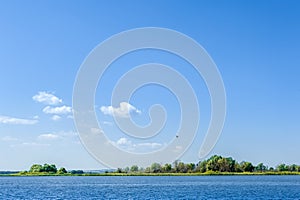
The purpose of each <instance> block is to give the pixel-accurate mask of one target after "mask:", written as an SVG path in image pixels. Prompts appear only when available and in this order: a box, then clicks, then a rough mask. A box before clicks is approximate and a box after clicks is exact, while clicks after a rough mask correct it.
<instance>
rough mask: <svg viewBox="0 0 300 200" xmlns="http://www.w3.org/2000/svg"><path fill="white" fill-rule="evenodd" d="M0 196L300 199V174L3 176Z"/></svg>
mask: <svg viewBox="0 0 300 200" xmlns="http://www.w3.org/2000/svg"><path fill="white" fill-rule="evenodd" d="M0 199H300V176H151V177H148V176H127V177H120V176H114V177H113V176H98V177H78V176H74V177H0Z"/></svg>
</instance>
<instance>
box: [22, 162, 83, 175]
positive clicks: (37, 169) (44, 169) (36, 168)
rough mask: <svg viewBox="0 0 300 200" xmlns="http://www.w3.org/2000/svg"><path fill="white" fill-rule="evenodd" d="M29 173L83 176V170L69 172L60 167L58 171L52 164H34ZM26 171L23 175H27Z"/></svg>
mask: <svg viewBox="0 0 300 200" xmlns="http://www.w3.org/2000/svg"><path fill="white" fill-rule="evenodd" d="M28 172H29V173H49V174H67V173H70V174H84V171H83V170H71V171H69V172H68V171H67V170H66V169H65V168H64V167H61V168H59V169H57V167H56V166H55V165H54V164H51V165H50V164H44V165H40V164H34V165H32V166H31V167H30V169H29V171H28ZM28 172H27V171H25V173H28Z"/></svg>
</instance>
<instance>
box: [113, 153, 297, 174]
mask: <svg viewBox="0 0 300 200" xmlns="http://www.w3.org/2000/svg"><path fill="white" fill-rule="evenodd" d="M209 171H212V172H241V173H242V172H300V165H296V164H292V165H286V164H279V165H277V166H276V167H275V168H274V167H268V166H267V165H264V164H263V163H259V164H258V165H256V166H255V165H253V164H252V163H251V162H247V161H242V162H237V161H236V160H234V159H233V158H231V157H222V156H219V155H214V156H211V157H210V158H208V159H207V160H203V161H199V162H198V163H197V164H194V163H183V162H181V161H178V160H177V161H175V162H174V163H172V164H169V163H167V164H160V163H153V164H151V166H149V167H146V168H141V167H138V166H137V165H133V166H131V167H126V168H123V169H122V168H118V169H117V170H116V173H130V172H143V173H205V172H209Z"/></svg>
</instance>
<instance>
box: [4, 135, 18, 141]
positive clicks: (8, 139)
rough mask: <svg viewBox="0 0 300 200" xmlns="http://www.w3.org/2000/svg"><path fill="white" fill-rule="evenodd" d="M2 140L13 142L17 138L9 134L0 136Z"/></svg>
mask: <svg viewBox="0 0 300 200" xmlns="http://www.w3.org/2000/svg"><path fill="white" fill-rule="evenodd" d="M1 140H2V141H4V142H13V141H18V138H15V137H11V136H4V137H3V138H1Z"/></svg>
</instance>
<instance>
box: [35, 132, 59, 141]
mask: <svg viewBox="0 0 300 200" xmlns="http://www.w3.org/2000/svg"><path fill="white" fill-rule="evenodd" d="M59 138H60V136H59V135H55V134H52V133H47V134H41V135H39V136H38V139H39V140H56V139H59Z"/></svg>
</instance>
